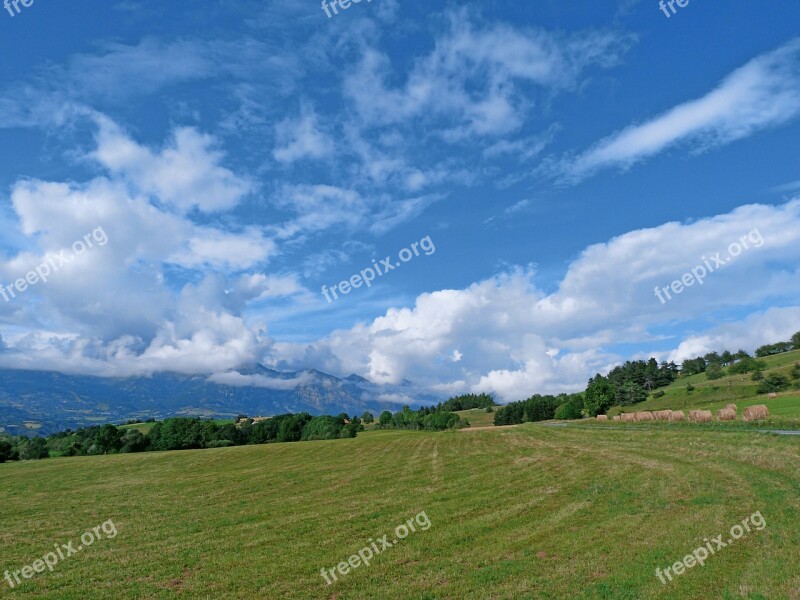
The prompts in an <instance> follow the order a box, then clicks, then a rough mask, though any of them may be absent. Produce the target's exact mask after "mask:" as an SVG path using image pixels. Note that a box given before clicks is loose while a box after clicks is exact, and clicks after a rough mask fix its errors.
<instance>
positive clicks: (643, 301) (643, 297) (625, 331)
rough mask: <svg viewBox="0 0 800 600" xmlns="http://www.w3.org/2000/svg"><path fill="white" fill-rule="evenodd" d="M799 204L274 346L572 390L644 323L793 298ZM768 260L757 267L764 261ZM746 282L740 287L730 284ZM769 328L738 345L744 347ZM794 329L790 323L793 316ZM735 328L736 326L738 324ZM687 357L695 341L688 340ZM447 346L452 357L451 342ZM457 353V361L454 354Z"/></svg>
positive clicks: (507, 277) (460, 383)
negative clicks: (681, 284) (560, 273)
mask: <svg viewBox="0 0 800 600" xmlns="http://www.w3.org/2000/svg"><path fill="white" fill-rule="evenodd" d="M755 228H757V229H758V230H759V231H760V232H761V234H762V235H763V239H764V243H763V245H762V246H760V247H758V248H753V249H752V250H751V251H748V252H747V253H745V254H742V255H741V256H739V257H738V258H737V260H736V261H733V262H731V263H730V264H728V265H726V266H725V267H724V268H721V269H720V270H718V271H716V272H714V273H712V274H711V275H709V277H708V279H707V280H706V281H705V282H704V284H703V285H702V286H700V285H698V286H696V287H694V288H687V289H686V290H685V291H684V293H683V295H681V296H678V297H676V298H675V299H673V301H672V302H670V303H668V304H666V305H665V304H662V303H661V302H659V300H658V299H657V298H656V296H655V295H654V288H655V286H657V285H668V284H669V283H670V282H671V281H673V280H676V279H680V277H681V276H682V274H683V273H686V272H688V270H689V269H691V268H692V267H693V266H695V265H696V264H698V263H700V262H701V259H702V257H704V256H708V255H711V254H713V253H714V252H715V251H716V250H717V249H720V250H724V249H725V248H728V247H729V245H730V244H731V243H732V242H737V240H740V238H741V236H742V235H746V234H747V233H748V232H750V231H752V230H753V229H755ZM798 260H800V200H796V201H793V202H790V203H788V204H785V205H782V206H777V207H774V206H765V205H750V206H744V207H740V208H738V209H736V210H734V211H733V212H731V213H728V214H724V215H719V216H717V217H713V218H708V219H702V220H699V221H696V222H694V223H667V224H664V225H661V226H659V227H654V228H650V229H643V230H637V231H632V232H630V233H626V234H624V235H621V236H619V237H617V238H614V239H613V240H611V241H609V242H608V243H605V244H597V245H594V246H590V247H589V248H587V249H586V250H584V252H583V253H581V255H580V256H579V257H578V258H577V259H576V260H575V261H573V262H572V264H571V265H570V267H569V269H568V271H567V273H566V275H565V276H564V278H563V279H562V281H561V283H560V285H559V286H558V289H557V290H555V291H554V292H552V293H544V292H543V291H542V290H540V289H539V288H538V287H537V286H536V274H535V272H534V271H533V270H531V269H514V270H512V271H510V272H507V273H502V274H500V275H497V276H495V277H492V278H489V279H486V280H484V281H480V282H477V283H475V284H473V285H471V286H469V287H468V288H466V289H462V290H441V291H437V292H432V293H426V294H422V295H421V296H419V297H418V298H417V300H416V302H415V304H414V305H413V306H412V307H408V308H393V309H390V310H389V311H388V312H387V313H386V314H385V315H383V316H382V317H379V318H377V319H375V320H374V321H372V322H370V323H364V324H360V325H358V326H356V327H354V328H352V329H349V330H339V331H335V332H333V333H332V334H330V335H329V336H328V337H326V338H325V339H322V340H319V341H318V342H316V343H313V344H310V345H307V346H296V347H291V346H290V345H276V347H277V348H279V349H280V350H281V351H282V352H284V353H285V355H287V356H292V357H293V359H294V360H298V361H307V362H317V363H319V364H324V365H326V366H327V368H329V369H332V370H334V371H341V372H356V373H359V374H361V375H363V376H365V377H368V378H369V379H370V380H372V381H376V382H379V383H398V382H400V381H401V380H403V379H404V378H407V377H410V378H412V379H414V380H415V381H420V382H424V383H425V384H427V385H429V386H431V387H436V388H438V389H447V390H449V391H458V390H461V391H468V390H471V391H490V392H494V393H496V394H498V395H499V396H500V397H501V398H503V399H506V400H511V399H518V398H520V397H525V396H526V395H529V394H531V393H533V392H546V391H551V392H556V391H564V390H565V389H566V390H569V389H581V387H582V386H583V385H585V382H586V379H587V378H588V377H589V376H590V375H592V374H593V373H595V372H599V371H604V370H606V369H608V368H609V367H611V366H612V365H613V364H614V363H615V362H616V361H618V360H619V359H620V356H618V355H616V354H615V353H614V352H613V351H610V350H604V347H613V346H614V345H616V344H626V343H647V342H648V341H651V342H653V343H655V341H656V339H657V336H656V335H655V334H653V333H651V330H653V329H657V328H658V327H660V326H664V325H667V324H675V323H677V322H682V321H683V322H687V321H691V320H692V319H695V318H698V317H702V316H704V315H707V314H708V313H709V312H714V311H718V310H726V309H734V308H735V309H737V310H750V311H754V313H758V311H759V307H760V305H761V304H762V303H763V302H765V301H767V300H776V299H781V301H784V302H798V301H800V298H798V296H797V286H796V281H797V276H798V275H799V274H800V272H798V269H797V264H798ZM767 265H769V268H766V266H767ZM743 281H746V282H747V285H746V286H743V285H742V282H743ZM796 314H797V313H796V311H794V312H792V311H788V312H786V313H784V314H783V319H784V321H783V324H782V325H783V327H784V329H783V332H784V333H783V334H781V333H780V331H779V330H778V329H777V328H772V329H769V330H767V331H766V332H764V333H758V334H754V333H753V332H750V334H749V335H745V336H744V337H745V338H746V339H747V340H748V343H745V339H742V340H741V343H742V344H743V345H746V346H748V347H752V346H753V345H754V344H757V343H761V341H762V340H764V339H768V338H769V337H770V335H773V334H774V335H776V336H777V337H780V336H781V335H784V334H785V332H786V331H791V330H792V326H789V325H787V323H790V322H791V321H792V319H794V318H795V317H796ZM794 327H795V329H800V322H797V320H796V319H795V321H794ZM742 333H743V334H744V333H745V332H744V329H743V331H742ZM692 344H693V346H692V352H693V351H694V350H695V349H697V348H698V347H700V346H699V345H698V344H696V343H694V342H692ZM454 347H456V348H458V354H457V355H456V354H454V353H453V350H452V349H453V348H454ZM455 356H458V358H459V359H460V360H458V361H454V360H453V359H454V357H455Z"/></svg>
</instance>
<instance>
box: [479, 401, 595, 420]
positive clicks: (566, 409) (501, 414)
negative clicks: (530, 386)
mask: <svg viewBox="0 0 800 600" xmlns="http://www.w3.org/2000/svg"><path fill="white" fill-rule="evenodd" d="M583 408H584V397H583V395H582V394H560V395H558V396H551V395H547V396H542V395H541V394H535V395H533V396H531V397H530V398H528V399H527V400H522V401H520V402H511V403H510V404H506V405H505V406H503V407H502V408H498V409H497V411H496V412H495V413H494V424H495V425H516V424H518V423H527V422H528V421H549V420H550V419H579V418H581V416H582V414H583Z"/></svg>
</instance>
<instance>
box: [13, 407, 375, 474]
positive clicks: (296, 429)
mask: <svg viewBox="0 0 800 600" xmlns="http://www.w3.org/2000/svg"><path fill="white" fill-rule="evenodd" d="M363 430H364V425H363V423H362V419H361V418H359V417H349V416H348V415H346V414H344V413H343V414H341V415H339V416H337V417H332V416H327V415H325V416H319V417H312V416H311V415H310V414H308V413H298V414H292V413H287V414H284V415H278V416H276V417H272V418H271V419H268V420H265V421H259V422H257V423H254V422H253V421H252V420H250V419H246V420H243V421H242V422H240V423H237V424H232V423H226V424H218V423H216V422H214V421H211V420H208V419H197V418H189V417H176V418H171V419H165V420H164V421H159V422H157V423H155V424H154V425H153V427H152V429H150V431H149V432H147V433H142V432H141V431H139V430H138V429H131V428H126V427H117V426H115V425H111V424H108V425H102V426H92V427H85V428H81V429H78V430H77V431H72V430H67V431H63V432H59V433H54V434H52V435H50V436H47V437H33V438H27V437H25V436H5V437H2V438H0V463H2V462H6V461H11V460H38V459H44V458H49V457H51V456H92V455H99V454H120V453H128V452H155V451H164V450H192V449H204V448H223V447H228V446H246V445H250V444H270V443H275V442H300V441H308V440H334V439H340V438H354V437H356V435H358V432H360V431H363Z"/></svg>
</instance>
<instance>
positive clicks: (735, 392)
mask: <svg viewBox="0 0 800 600" xmlns="http://www.w3.org/2000/svg"><path fill="white" fill-rule="evenodd" d="M759 360H763V361H764V362H765V363H766V364H767V369H766V370H765V371H764V376H768V375H770V374H782V375H785V376H786V377H787V378H789V379H791V377H790V371H791V369H792V366H793V365H794V364H795V363H797V362H800V351H798V350H795V351H792V352H786V353H783V354H776V355H774V356H769V357H766V358H763V359H759ZM689 385H692V386H693V387H694V388H695V389H694V391H691V392H690V391H689V390H688V389H687V386H689ZM757 388H758V382H757V381H753V380H752V379H751V374H750V373H748V374H746V375H728V374H727V373H726V375H725V376H723V377H722V378H721V379H717V380H713V381H710V380H709V379H708V378H707V376H706V374H705V373H699V374H697V375H691V376H689V377H681V378H680V379H678V380H677V381H675V382H673V383H671V384H670V385H669V386H667V387H664V388H662V389H663V391H664V392H665V395H664V396H663V397H661V398H654V397H653V394H650V395H649V397H648V399H647V400H646V401H645V402H641V403H639V404H635V405H631V406H625V407H619V406H617V407H614V408H612V409H611V410H610V411H609V412H608V414H609V415H615V414H619V413H620V412H633V411H644V410H663V409H671V410H692V409H705V410H711V411H716V410H718V409H720V408H724V407H725V405H726V404H728V403H729V402H733V403H735V404H737V405H738V406H739V409H740V410H741V409H743V408H745V407H747V406H752V405H754V404H765V405H767V406H768V407H769V409H770V414H771V415H773V416H776V417H779V418H782V419H791V420H797V421H798V423H800V390H798V389H796V388H795V389H791V390H788V391H784V392H779V393H778V397H777V398H769V397H768V396H767V395H766V394H759V393H758V391H757Z"/></svg>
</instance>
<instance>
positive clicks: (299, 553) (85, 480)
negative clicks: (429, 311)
mask: <svg viewBox="0 0 800 600" xmlns="http://www.w3.org/2000/svg"><path fill="white" fill-rule="evenodd" d="M0 490H2V499H1V500H0V516H1V518H0V523H2V527H1V528H0V548H2V553H1V554H0V556H2V562H1V563H0V569H2V570H3V571H4V570H5V569H11V570H14V569H20V568H21V567H22V566H23V565H26V564H31V563H32V562H33V561H34V560H35V559H36V558H38V557H41V556H43V555H44V554H45V553H47V552H48V551H50V550H51V549H52V548H53V546H54V544H57V543H58V544H62V543H63V544H66V543H67V542H69V541H74V540H78V538H79V536H80V535H81V534H82V533H83V532H84V531H86V530H87V529H91V528H92V527H94V526H96V525H99V524H100V523H102V522H104V521H107V520H108V519H112V520H113V521H114V523H115V524H116V527H117V530H118V535H117V536H116V537H115V538H114V539H101V540H99V541H97V542H95V543H94V545H92V546H91V547H89V548H86V549H84V550H82V551H81V552H80V553H78V554H77V555H74V556H71V557H69V558H67V559H66V560H64V561H63V562H61V563H60V564H58V565H57V566H56V567H55V571H54V572H52V573H48V572H45V573H44V574H41V575H35V576H34V579H32V580H30V581H28V582H27V583H26V584H25V585H24V586H22V587H19V588H17V589H14V590H11V589H10V588H9V587H8V585H7V584H6V583H5V581H3V580H0V590H2V591H0V596H2V597H9V598H10V597H15V598H58V599H64V600H73V599H74V600H78V599H85V598H176V597H183V598H209V599H219V598H246V599H248V600H250V599H261V598H269V599H272V598H275V599H280V598H303V599H308V598H320V599H328V600H331V599H334V598H335V599H337V600H344V599H356V598H363V599H367V598H369V599H374V598H382V599H383V598H388V599H393V598H416V599H420V600H421V599H458V600H461V599H464V598H479V599H482V598H485V599H487V600H488V599H494V600H497V599H520V598H552V599H564V598H627V599H631V600H633V599H640V598H674V599H680V600H686V599H692V598H697V599H708V598H723V599H732V598H758V599H763V598H769V599H778V598H788V599H797V598H800V570H798V567H797V565H798V564H800V526H798V525H799V524H800V440H798V439H796V438H791V437H778V436H773V435H765V434H758V433H753V432H725V433H720V432H714V431H706V430H700V429H698V430H692V429H681V430H674V431H668V430H665V431H648V430H644V431H639V430H625V429H596V430H593V429H571V428H567V427H548V426H542V425H538V424H525V425H522V426H519V427H512V428H502V429H496V430H483V431H468V430H467V431H461V432H447V433H427V432H408V431H374V432H366V433H363V434H360V435H359V437H358V438H357V439H354V440H339V441H332V442H301V443H294V444H275V445H268V446H250V447H236V448H224V449H217V450H201V451H186V452H168V453H149V454H139V455H117V456H102V457H79V458H65V459H52V460H47V461H39V462H29V463H12V464H4V465H0ZM421 511H425V513H426V514H427V515H428V518H429V519H430V521H431V523H432V525H431V527H430V528H429V529H428V530H427V531H418V532H416V533H411V534H410V535H409V536H408V537H407V538H406V539H405V540H403V541H401V542H399V543H398V544H397V545H395V546H393V547H391V548H389V549H386V550H384V551H383V552H382V553H381V554H379V555H378V556H376V557H375V558H374V559H373V562H372V564H371V565H370V566H369V567H366V566H360V567H358V568H356V569H355V570H353V571H351V572H350V573H349V574H348V575H346V576H343V577H341V576H340V579H339V581H338V582H337V583H334V584H333V585H331V586H326V584H325V581H324V580H323V578H322V577H321V576H320V569H321V568H322V567H333V566H335V565H336V564H338V563H340V562H342V561H346V560H347V559H348V557H349V556H351V555H353V554H355V553H356V552H358V550H360V549H361V548H362V547H364V546H366V545H368V540H370V539H371V538H372V539H377V538H379V537H381V536H382V535H383V534H389V539H390V540H391V539H392V538H393V537H394V528H395V527H396V526H397V525H399V524H401V523H403V522H405V521H406V520H407V519H409V518H412V517H413V516H414V515H416V514H417V513H419V512H421ZM756 511H760V513H761V514H762V515H763V517H764V519H765V520H766V523H767V526H766V528H765V529H764V530H763V531H755V530H753V531H752V532H751V533H750V534H747V535H746V536H745V537H743V538H742V539H741V540H739V541H736V542H734V543H733V544H732V545H731V546H730V547H727V548H724V549H722V550H719V551H718V552H717V554H716V555H714V556H712V557H711V558H710V559H709V560H708V562H707V563H706V565H705V566H704V567H702V568H701V567H695V568H694V569H691V570H689V571H688V572H687V573H686V574H684V575H682V576H680V577H677V578H676V580H675V581H673V582H672V583H671V584H669V585H668V586H664V585H662V584H661V583H660V581H659V580H658V578H657V577H656V576H655V568H656V567H662V568H664V567H667V566H669V565H671V564H673V563H675V562H676V561H679V560H682V559H683V557H684V556H685V555H687V554H689V553H691V552H692V551H693V550H694V549H695V548H697V547H698V546H701V545H703V544H704V538H708V539H711V538H713V537H716V536H717V535H718V534H725V537H726V538H727V537H728V531H729V530H730V528H731V527H732V526H733V525H735V524H737V523H740V522H741V521H742V520H743V519H744V518H746V517H747V516H749V515H751V514H753V513H754V512H756ZM75 545H76V546H77V542H76V544H75Z"/></svg>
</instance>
